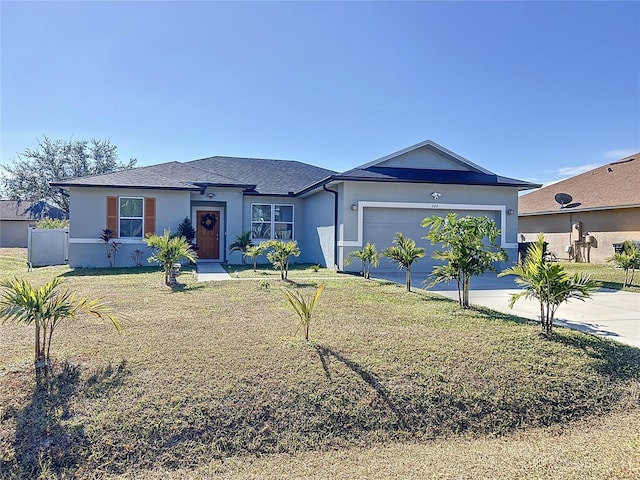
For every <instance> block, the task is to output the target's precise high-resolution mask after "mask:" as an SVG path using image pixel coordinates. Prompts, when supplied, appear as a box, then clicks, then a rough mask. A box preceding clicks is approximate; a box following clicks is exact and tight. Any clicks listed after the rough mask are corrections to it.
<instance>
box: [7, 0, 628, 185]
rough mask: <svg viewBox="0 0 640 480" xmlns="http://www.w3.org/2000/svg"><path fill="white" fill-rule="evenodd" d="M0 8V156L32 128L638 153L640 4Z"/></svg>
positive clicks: (188, 142)
mask: <svg viewBox="0 0 640 480" xmlns="http://www.w3.org/2000/svg"><path fill="white" fill-rule="evenodd" d="M0 8H1V11H0V15H1V22H2V23H1V28H2V33H1V35H2V38H1V40H2V50H1V54H2V56H1V59H2V64H1V67H2V73H1V81H2V84H1V142H2V143H1V156H0V159H1V162H3V163H5V162H8V161H10V160H11V159H13V158H15V155H16V153H18V152H21V151H23V150H24V149H25V148H27V147H29V148H33V147H35V146H36V138H42V136H43V135H46V136H49V137H51V138H54V139H57V138H62V139H72V138H75V139H88V138H99V139H104V138H108V139H110V140H111V142H112V143H114V144H115V145H117V146H118V147H119V153H120V157H121V158H122V159H127V158H129V157H136V158H138V161H139V164H141V165H146V164H153V163H160V162H165V161H171V160H178V161H187V160H192V159H196V158H202V157H206V156H211V155H230V156H248V157H252V156H253V157H264V158H282V159H293V160H301V161H305V162H308V163H312V164H315V165H320V166H323V167H326V168H331V169H334V170H346V169H348V168H351V167H354V166H356V165H359V164H363V163H366V162H369V161H372V160H375V159H376V158H379V157H382V156H384V155H387V154H389V153H392V152H395V151H397V150H401V149H403V148H405V147H407V146H410V145H413V144H415V143H418V142H421V141H423V140H426V139H431V140H434V141H436V142H437V143H439V144H441V145H443V146H445V147H446V148H448V149H450V150H453V151H454V152H456V153H458V154H460V155H462V156H464V157H466V158H468V159H469V160H471V161H473V162H475V163H478V164H480V165H482V166H483V167H485V168H487V169H489V170H493V171H495V172H496V173H499V174H502V175H506V176H511V177H515V178H520V179H526V180H531V181H538V182H550V181H554V180H557V179H559V178H564V177H567V176H571V175H573V174H575V173H577V172H580V171H583V170H584V169H585V168H587V167H589V166H591V167H592V168H593V167H594V166H597V165H601V164H604V163H608V162H610V161H614V160H616V159H619V158H622V157H623V156H626V155H629V154H631V153H635V152H638V151H640V41H639V40H638V36H637V33H638V25H640V2H591V3H590V2H473V3H467V2H447V3H445V2H408V3H404V2H389V3H387V2H371V3H370V2H324V3H316V2H252V3H249V2H247V3H242V2H234V3H226V2H189V3H187V2H136V3H134V2H10V1H2V3H1V4H0ZM587 169H588V168H587Z"/></svg>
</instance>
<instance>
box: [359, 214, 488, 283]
mask: <svg viewBox="0 0 640 480" xmlns="http://www.w3.org/2000/svg"><path fill="white" fill-rule="evenodd" d="M448 213H451V212H450V211H447V210H435V209H433V210H432V209H428V210H427V209H417V208H379V207H375V208H372V207H365V208H364V210H363V242H364V243H366V242H370V243H374V244H375V245H376V248H377V250H378V252H382V251H383V250H384V249H385V248H387V247H389V246H391V245H393V237H394V235H395V233H396V232H401V233H402V234H403V235H404V236H405V237H409V238H412V239H413V240H415V242H416V245H417V246H419V247H422V248H424V249H425V251H426V256H425V257H424V258H421V259H419V260H418V261H416V263H415V264H414V265H413V267H412V270H413V271H416V272H431V270H432V269H433V267H434V265H436V264H440V263H442V262H439V261H436V260H433V259H432V258H431V255H432V253H433V252H434V251H435V250H436V249H437V248H438V246H437V245H431V242H430V241H428V240H425V239H424V238H422V237H424V236H425V235H426V234H427V232H428V229H427V228H423V227H422V226H421V225H420V224H421V223H422V220H423V219H425V218H426V217H430V216H432V215H438V216H441V217H446V216H447V214H448ZM454 213H456V214H458V216H461V217H464V216H466V215H472V216H487V217H489V218H491V219H492V220H494V221H495V212H493V211H470V210H457V211H455V212H454ZM356 268H357V267H356ZM379 268H380V269H383V270H392V269H397V264H395V263H393V262H391V261H390V260H389V259H387V258H382V259H381V260H380V266H379Z"/></svg>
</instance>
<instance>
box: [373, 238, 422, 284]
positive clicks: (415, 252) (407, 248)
mask: <svg viewBox="0 0 640 480" xmlns="http://www.w3.org/2000/svg"><path fill="white" fill-rule="evenodd" d="M393 243H395V245H392V246H391V247H388V248H386V249H385V250H384V251H383V252H382V256H384V257H387V258H389V259H390V260H393V261H394V262H396V263H397V264H398V268H399V269H402V268H405V269H406V270H407V277H406V279H407V291H408V292H410V291H411V265H412V264H413V262H415V261H416V260H418V259H419V258H422V257H424V256H425V251H424V248H422V247H416V242H415V240H412V239H411V238H409V237H405V236H404V235H402V233H400V232H398V233H396V235H395V237H394V239H393Z"/></svg>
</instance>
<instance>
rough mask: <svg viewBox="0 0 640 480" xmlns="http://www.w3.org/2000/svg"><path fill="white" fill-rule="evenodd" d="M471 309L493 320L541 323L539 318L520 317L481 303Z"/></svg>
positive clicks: (470, 308)
mask: <svg viewBox="0 0 640 480" xmlns="http://www.w3.org/2000/svg"><path fill="white" fill-rule="evenodd" d="M469 310H470V311H473V312H478V313H479V314H481V315H484V316H486V317H489V318H491V319H492V320H500V321H503V322H512V323H520V324H531V325H535V324H539V323H540V321H539V320H531V319H529V318H524V317H519V316H517V315H511V314H509V313H503V312H499V311H497V310H492V309H491V308H487V307H481V306H479V305H471V306H470V307H469Z"/></svg>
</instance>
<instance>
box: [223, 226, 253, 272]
mask: <svg viewBox="0 0 640 480" xmlns="http://www.w3.org/2000/svg"><path fill="white" fill-rule="evenodd" d="M251 245H253V243H252V242H251V232H244V233H242V234H240V235H236V239H235V240H234V241H233V243H232V244H231V245H229V253H233V252H240V255H242V264H243V265H244V263H245V252H246V251H247V248H248V247H250V246H251Z"/></svg>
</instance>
